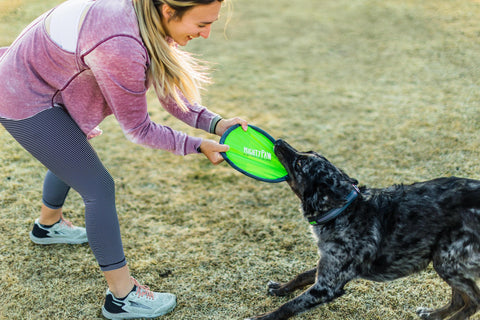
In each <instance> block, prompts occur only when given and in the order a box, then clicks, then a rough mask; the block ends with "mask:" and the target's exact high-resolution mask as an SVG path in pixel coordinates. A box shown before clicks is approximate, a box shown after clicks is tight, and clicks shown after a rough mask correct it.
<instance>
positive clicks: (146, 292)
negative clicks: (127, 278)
mask: <svg viewBox="0 0 480 320" xmlns="http://www.w3.org/2000/svg"><path fill="white" fill-rule="evenodd" d="M131 279H132V281H133V284H134V285H136V286H137V292H136V293H137V295H138V296H139V297H143V296H146V297H147V298H148V299H152V300H153V299H154V296H153V292H152V291H150V288H149V287H147V286H142V285H141V284H140V283H138V281H137V280H136V279H135V278H134V277H131Z"/></svg>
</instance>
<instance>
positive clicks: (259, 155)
mask: <svg viewBox="0 0 480 320" xmlns="http://www.w3.org/2000/svg"><path fill="white" fill-rule="evenodd" d="M243 153H245V154H247V155H249V156H252V157H255V158H260V159H265V160H272V154H271V153H269V152H266V151H265V150H255V149H250V148H247V147H243Z"/></svg>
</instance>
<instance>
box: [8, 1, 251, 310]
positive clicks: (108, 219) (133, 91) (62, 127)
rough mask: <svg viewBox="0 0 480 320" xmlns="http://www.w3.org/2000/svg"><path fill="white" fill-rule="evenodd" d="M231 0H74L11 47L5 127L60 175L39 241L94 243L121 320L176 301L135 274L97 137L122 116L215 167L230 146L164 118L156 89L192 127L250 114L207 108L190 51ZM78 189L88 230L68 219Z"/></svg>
mask: <svg viewBox="0 0 480 320" xmlns="http://www.w3.org/2000/svg"><path fill="white" fill-rule="evenodd" d="M222 1H223V0H189V1H186V0H69V1H67V2H64V3H63V4H61V5H60V6H58V7H57V8H55V9H53V10H52V11H50V12H47V13H46V14H44V15H42V16H41V17H39V18H38V19H36V20H35V21H34V22H33V23H32V24H30V25H29V26H28V27H27V28H26V29H25V30H24V31H23V32H22V33H21V34H20V36H19V37H18V38H17V39H16V40H15V41H14V42H13V44H12V45H11V46H10V47H9V48H3V49H1V50H0V74H1V75H2V76H1V77H0V123H2V125H3V126H4V127H5V129H6V130H7V131H8V132H9V133H10V134H11V135H12V136H13V137H14V138H15V139H16V140H17V141H18V142H19V143H20V144H21V145H22V146H23V147H24V148H25V149H26V150H27V151H28V152H30V153H31V154H32V155H33V156H34V157H35V158H37V159H38V160H39V161H40V162H41V163H43V164H44V165H45V166H46V167H47V168H48V172H47V174H46V177H45V181H44V186H43V199H42V200H43V205H42V208H41V213H40V217H39V219H37V220H36V221H35V223H34V227H33V230H32V232H31V233H30V238H31V239H32V241H34V242H35V243H39V244H49V243H83V242H86V241H87V240H88V242H89V245H90V247H91V248H92V251H93V253H94V255H95V258H96V259H97V262H98V263H99V266H100V268H101V270H102V271H103V273H104V275H105V278H106V281H107V284H108V289H107V294H106V299H105V304H104V306H103V307H102V312H103V314H104V316H105V317H107V318H109V319H127V318H128V319H132V318H139V317H147V318H151V317H157V316H160V315H163V314H165V313H167V312H170V311H171V310H173V308H174V307H175V304H176V298H175V296H174V295H172V294H168V293H156V292H151V291H150V290H149V289H148V288H147V287H145V286H141V285H140V284H139V283H138V282H137V281H136V280H135V279H133V278H131V276H130V272H129V269H128V266H127V262H126V260H125V255H124V252H123V246H122V242H121V237H120V230H119V225H118V219H117V213H116V209H115V187H114V182H113V179H112V177H111V176H110V174H109V173H108V172H107V170H106V169H105V167H104V166H103V164H102V162H101V160H100V159H99V158H98V156H97V154H96V153H95V151H94V150H93V149H92V147H91V145H90V144H89V143H88V141H87V140H88V139H90V138H93V137H95V136H96V135H98V134H100V133H101V131H100V130H99V128H98V127H97V125H98V124H99V123H100V122H101V121H102V120H103V119H104V118H105V117H106V116H107V115H110V114H113V115H114V116H115V117H116V119H117V121H118V122H119V124H120V126H121V128H122V130H123V132H124V133H125V136H126V137H127V138H128V139H129V140H131V141H133V142H135V143H138V144H142V145H145V146H148V147H150V148H157V149H165V150H169V151H171V152H173V153H175V154H178V155H187V154H192V153H193V154H194V153H203V154H204V155H205V156H206V157H207V158H208V159H209V160H210V161H211V162H212V163H213V164H217V163H219V162H221V161H222V157H221V155H220V152H223V151H226V150H227V149H228V146H225V145H220V144H218V143H217V142H215V141H213V140H204V139H201V138H196V137H192V136H189V135H187V134H185V133H182V132H178V131H175V130H172V129H170V128H168V127H165V126H161V125H159V124H156V123H154V122H152V121H151V120H150V118H149V115H148V112H147V103H146V92H147V89H148V88H149V87H150V86H152V85H153V87H154V88H155V91H156V93H157V95H158V98H159V100H160V102H161V104H162V106H163V107H164V108H165V109H166V110H167V111H168V112H170V113H171V114H173V115H174V116H175V117H177V118H178V119H180V120H182V121H184V122H185V123H187V124H189V125H191V126H193V127H196V128H200V129H203V130H205V131H208V132H210V133H214V134H217V135H222V134H223V133H224V132H225V131H226V130H227V129H228V128H229V127H231V126H232V125H235V124H241V125H242V127H243V128H244V130H246V127H247V122H246V121H245V120H242V119H240V118H231V119H222V118H221V117H220V116H218V115H217V114H215V113H213V112H211V111H209V110H208V109H207V108H205V107H203V106H201V105H200V104H199V101H200V95H199V91H200V89H201V87H202V85H203V84H204V83H206V82H208V77H207V75H206V74H205V71H204V70H203V69H202V67H201V66H200V65H199V64H198V61H197V60H195V59H194V58H192V57H191V56H190V55H188V54H187V53H185V52H183V51H181V50H180V49H178V47H177V45H180V46H184V45H186V44H187V43H188V42H189V41H190V40H192V39H194V38H197V37H203V38H208V36H209V33H210V27H211V25H212V23H213V22H215V21H216V20H217V19H218V15H219V11H220V8H221V5H222ZM70 188H73V189H75V190H76V191H77V192H78V193H79V194H80V195H81V196H82V198H83V200H84V203H85V225H86V228H80V227H74V226H72V224H71V223H69V222H68V221H66V220H64V219H63V217H62V206H63V203H64V201H65V198H66V196H67V194H68V191H69V189H70Z"/></svg>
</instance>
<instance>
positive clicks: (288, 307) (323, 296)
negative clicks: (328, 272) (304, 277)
mask: <svg viewBox="0 0 480 320" xmlns="http://www.w3.org/2000/svg"><path fill="white" fill-rule="evenodd" d="M344 293H345V292H344V290H343V285H342V286H341V287H339V288H329V287H327V286H326V285H325V283H324V284H322V283H319V282H317V283H315V284H314V285H313V286H311V287H310V288H309V289H307V290H306V291H305V292H303V293H302V294H301V295H299V296H298V297H296V298H294V299H292V300H290V301H288V302H287V303H285V304H284V305H282V306H281V307H280V308H278V309H277V310H275V311H272V312H269V313H265V314H263V315H260V316H257V317H253V318H248V319H245V320H286V319H289V318H291V317H293V316H294V315H297V314H299V313H302V312H305V311H307V310H310V309H312V308H314V307H316V306H318V305H321V304H324V303H327V302H330V301H332V300H334V299H335V298H338V297H340V296H341V295H343V294H344Z"/></svg>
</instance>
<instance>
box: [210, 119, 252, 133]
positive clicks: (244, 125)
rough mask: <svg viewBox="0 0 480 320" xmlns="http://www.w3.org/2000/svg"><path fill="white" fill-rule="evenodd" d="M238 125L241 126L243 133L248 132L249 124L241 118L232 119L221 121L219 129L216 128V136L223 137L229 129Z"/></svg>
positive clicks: (218, 125)
mask: <svg viewBox="0 0 480 320" xmlns="http://www.w3.org/2000/svg"><path fill="white" fill-rule="evenodd" d="M236 124H239V125H241V126H242V128H243V131H247V127H248V122H247V121H246V120H243V119H241V118H231V119H222V120H220V121H219V122H218V124H217V127H216V128H215V134H216V135H218V136H222V135H223V134H224V133H225V131H227V129H228V128H230V127H231V126H234V125H236Z"/></svg>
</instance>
